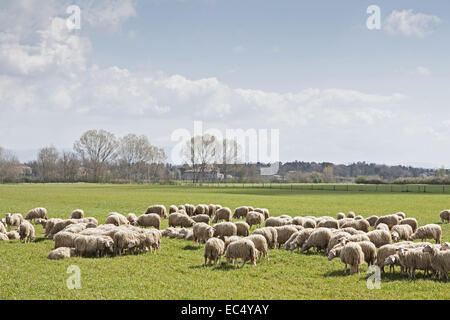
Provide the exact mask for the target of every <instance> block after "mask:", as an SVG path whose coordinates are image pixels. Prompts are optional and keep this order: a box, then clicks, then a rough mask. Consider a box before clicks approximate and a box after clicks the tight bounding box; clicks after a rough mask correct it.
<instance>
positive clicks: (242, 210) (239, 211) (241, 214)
mask: <svg viewBox="0 0 450 320" xmlns="http://www.w3.org/2000/svg"><path fill="white" fill-rule="evenodd" d="M248 212H249V208H248V207H245V206H243V207H238V208H236V209H234V214H233V218H234V219H241V218H246V217H247V213H248Z"/></svg>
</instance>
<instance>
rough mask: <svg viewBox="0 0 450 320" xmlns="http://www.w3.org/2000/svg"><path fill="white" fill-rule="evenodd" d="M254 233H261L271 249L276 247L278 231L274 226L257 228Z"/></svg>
mask: <svg viewBox="0 0 450 320" xmlns="http://www.w3.org/2000/svg"><path fill="white" fill-rule="evenodd" d="M253 234H260V235H262V236H263V237H264V238H266V240H267V245H268V246H269V248H270V249H274V248H275V247H276V245H277V243H278V232H277V229H275V228H274V227H264V228H260V229H256V230H255V231H253Z"/></svg>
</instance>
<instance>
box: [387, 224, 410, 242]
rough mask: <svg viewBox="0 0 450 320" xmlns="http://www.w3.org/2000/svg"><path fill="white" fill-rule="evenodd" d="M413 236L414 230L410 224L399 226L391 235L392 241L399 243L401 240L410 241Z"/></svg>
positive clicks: (396, 226) (393, 229) (394, 227)
mask: <svg viewBox="0 0 450 320" xmlns="http://www.w3.org/2000/svg"><path fill="white" fill-rule="evenodd" d="M412 234H413V230H412V228H411V226H410V225H408V224H398V225H395V226H393V227H392V230H391V235H392V240H394V241H395V242H398V241H400V240H408V239H409V237H410V236H411V235H412Z"/></svg>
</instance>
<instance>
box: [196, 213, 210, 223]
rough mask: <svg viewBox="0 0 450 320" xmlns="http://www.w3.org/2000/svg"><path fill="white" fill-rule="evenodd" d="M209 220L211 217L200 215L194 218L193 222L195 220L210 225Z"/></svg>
mask: <svg viewBox="0 0 450 320" xmlns="http://www.w3.org/2000/svg"><path fill="white" fill-rule="evenodd" d="M209 219H210V216H209V215H207V214H199V215H196V216H193V217H192V220H194V221H195V222H204V223H208V224H209Z"/></svg>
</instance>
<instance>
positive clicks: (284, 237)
mask: <svg viewBox="0 0 450 320" xmlns="http://www.w3.org/2000/svg"><path fill="white" fill-rule="evenodd" d="M274 228H275V230H276V231H277V244H278V248H281V246H282V245H283V244H285V243H286V241H288V240H289V238H290V237H291V235H292V234H294V233H296V232H297V231H298V230H297V228H296V227H294V226H292V225H289V226H282V227H274Z"/></svg>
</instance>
